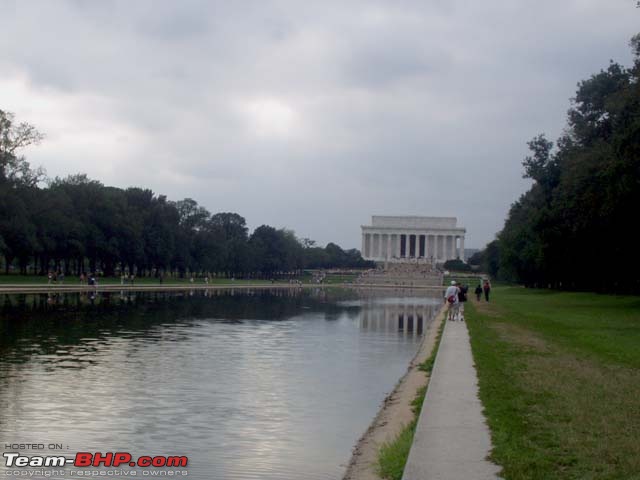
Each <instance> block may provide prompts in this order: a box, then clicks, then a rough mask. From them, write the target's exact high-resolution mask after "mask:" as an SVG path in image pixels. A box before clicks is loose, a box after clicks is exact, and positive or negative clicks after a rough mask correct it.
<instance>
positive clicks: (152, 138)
mask: <svg viewBox="0 0 640 480" xmlns="http://www.w3.org/2000/svg"><path fill="white" fill-rule="evenodd" d="M635 3H636V2H635V0H561V1H559V0H542V1H531V0H527V1H511V0H509V1H507V0H503V1H496V0H485V1H483V2H476V1H474V2H471V1H453V0H421V1H398V0H393V1H384V2H376V1H362V2H359V1H345V0H338V1H335V2H334V1H326V0H323V1H322V2H311V1H304V0H289V1H273V2H269V1H264V0H260V1H255V2H254V1H237V2H228V1H220V2H214V1H202V2H198V1H183V0H181V1H158V0H154V1H139V0H137V1H105V0H100V1H97V0H96V1H46V2H45V1H28V0H27V1H25V0H21V1H6V0H0V11H1V14H0V49H1V50H0V109H3V110H8V111H12V112H14V113H15V114H16V116H17V117H18V119H19V120H25V121H28V122H30V123H33V124H34V125H36V126H37V127H38V128H39V129H40V130H41V131H42V132H44V133H45V134H46V135H47V138H46V141H45V142H43V143H42V144H41V145H40V146H38V147H35V148H31V149H29V150H28V151H27V152H26V154H27V157H28V160H30V161H31V163H32V164H34V165H42V166H44V167H45V168H46V170H47V172H48V174H49V175H50V176H52V177H53V176H66V175H68V174H71V173H78V172H82V173H87V174H88V175H89V176H90V177H92V178H95V179H98V180H100V181H101V182H103V183H105V184H107V185H115V186H119V187H127V186H143V187H148V188H151V189H152V190H153V191H154V192H156V193H162V194H166V195H167V196H168V197H169V198H170V199H172V200H178V199H181V198H184V197H192V198H194V199H196V200H197V201H198V202H199V203H200V204H202V205H204V206H205V207H206V208H208V209H209V210H210V211H211V212H219V211H233V212H237V213H240V214H241V215H243V216H244V217H245V218H246V219H247V222H248V224H249V226H250V227H251V228H255V227H257V226H259V225H261V224H263V223H266V224H269V225H273V226H276V227H287V228H291V229H293V230H295V231H296V233H297V235H298V236H299V237H310V238H313V239H315V240H317V241H318V242H319V243H320V244H325V243H326V242H328V241H335V242H337V243H339V244H340V245H342V246H343V247H357V248H360V225H362V224H366V223H369V222H370V216H371V215H372V214H388V215H432V216H456V217H458V222H459V224H460V225H462V226H464V227H466V228H467V241H466V246H467V247H482V246H483V245H484V244H486V243H487V242H488V241H490V240H491V239H492V238H493V236H494V234H495V233H496V232H497V231H498V230H499V229H500V228H501V227H502V225H503V222H504V218H505V215H506V213H507V211H508V209H509V206H510V204H511V203H512V202H513V201H514V200H516V199H517V198H518V196H519V195H520V194H521V193H523V192H524V191H525V190H526V189H527V188H528V182H527V181H525V180H523V179H522V177H521V175H522V167H521V161H522V158H523V157H524V156H525V155H526V154H527V148H526V142H527V141H528V140H529V139H530V138H531V137H533V136H534V135H536V134H538V133H540V132H545V133H546V134H547V135H548V137H549V138H551V139H555V138H556V137H557V136H558V135H559V134H560V133H561V131H562V129H563V128H564V126H565V114H566V110H567V109H568V108H569V105H570V104H569V99H570V97H572V96H573V95H574V93H575V90H576V83H577V82H578V81H579V80H582V79H585V78H587V77H588V76H589V75H591V74H592V73H596V72H597V71H598V70H600V68H603V67H606V66H607V64H608V62H609V59H614V60H616V61H618V62H620V63H623V64H626V65H629V64H630V62H631V55H630V51H629V48H628V41H629V39H630V37H631V36H632V35H633V34H635V33H637V32H638V31H640V28H639V27H640V21H639V20H640V9H637V8H635Z"/></svg>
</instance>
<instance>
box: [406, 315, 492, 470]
mask: <svg viewBox="0 0 640 480" xmlns="http://www.w3.org/2000/svg"><path fill="white" fill-rule="evenodd" d="M490 449H491V438H490V435H489V429H488V427H487V425H486V424H485V418H484V415H483V414H482V403H481V402H480V400H479V399H478V379H477V376H476V371H475V368H474V366H473V358H472V356H471V345H470V344H469V332H468V331H467V325H466V323H465V322H460V321H456V322H449V321H446V325H445V329H444V333H443V335H442V340H441V342H440V348H439V350H438V354H437V356H436V361H435V365H434V367H433V372H432V375H431V380H430V381H429V387H428V390H427V395H426V397H425V401H424V405H423V407H422V412H421V414H420V418H419V419H418V426H417V429H416V433H415V436H414V439H413V445H412V447H411V451H410V452H409V459H408V460H407V465H406V467H405V470H404V475H403V477H402V478H403V480H436V479H437V480H465V479H469V480H484V479H495V478H498V477H497V473H498V472H499V471H500V468H499V467H498V466H496V465H494V464H493V463H491V462H489V461H488V460H486V456H487V455H488V454H489V451H490Z"/></svg>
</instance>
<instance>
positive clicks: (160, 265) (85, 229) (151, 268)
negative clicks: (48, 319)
mask: <svg viewBox="0 0 640 480" xmlns="http://www.w3.org/2000/svg"><path fill="white" fill-rule="evenodd" d="M42 138H43V136H42V135H41V134H40V133H39V132H38V131H37V130H36V129H35V128H34V127H33V126H32V125H29V124H27V123H17V122H16V121H15V117H14V115H13V114H11V113H9V112H4V111H2V110H0V255H1V257H2V261H3V263H4V265H3V267H4V271H5V273H9V272H10V271H12V270H13V269H15V270H17V271H19V272H20V273H22V274H27V273H36V274H46V273H47V272H48V271H52V270H54V271H60V272H64V273H66V274H67V275H69V274H80V273H93V272H102V273H103V274H104V275H107V276H111V275H114V274H115V273H117V272H130V273H135V274H136V275H138V276H149V275H157V276H159V275H165V274H172V275H178V276H182V275H186V274H187V273H189V274H196V275H197V274H205V273H206V274H209V275H211V274H213V275H225V276H238V277H243V276H274V275H277V274H282V273H291V272H299V271H300V270H302V269H304V268H362V267H369V266H371V264H370V262H367V261H365V260H363V258H362V257H361V255H360V252H359V251H358V250H356V249H351V250H343V249H342V248H340V247H339V246H338V245H336V244H334V243H329V244H328V245H327V246H326V247H325V248H322V247H318V246H316V245H315V242H313V241H311V240H309V239H304V240H300V239H298V238H297V237H296V236H295V234H294V232H293V231H291V230H287V229H276V228H274V227H271V226H268V225H262V226H260V227H258V228H256V229H255V230H254V231H253V232H252V233H251V234H249V229H248V228H247V225H246V222H245V219H244V218H243V217H242V216H240V215H239V214H237V213H230V212H222V213H215V214H212V213H210V212H209V211H208V210H207V209H206V208H204V207H203V206H201V205H198V203H197V202H196V201H195V200H193V199H190V198H186V199H184V200H180V201H170V200H168V199H167V197H166V196H164V195H156V194H154V193H153V192H152V191H151V190H149V189H144V188H137V187H133V188H126V189H122V188H116V187H110V186H105V185H103V184H102V183H100V182H98V181H96V180H91V179H89V178H88V177H87V176H86V175H82V174H78V175H70V176H68V177H66V178H55V179H50V180H46V179H45V176H44V171H43V170H42V169H34V168H32V167H31V166H30V165H29V162H27V161H26V159H25V158H24V156H21V155H20V154H19V152H20V150H21V149H23V148H24V147H26V146H28V145H31V144H34V143H38V142H40V141H41V140H42ZM45 181H46V186H42V184H43V182H45Z"/></svg>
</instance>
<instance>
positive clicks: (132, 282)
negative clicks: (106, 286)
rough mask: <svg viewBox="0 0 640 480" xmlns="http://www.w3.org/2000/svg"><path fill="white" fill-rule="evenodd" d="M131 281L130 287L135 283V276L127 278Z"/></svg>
mask: <svg viewBox="0 0 640 480" xmlns="http://www.w3.org/2000/svg"><path fill="white" fill-rule="evenodd" d="M129 278H130V279H131V285H133V284H134V282H135V281H136V276H135V275H131V277H129Z"/></svg>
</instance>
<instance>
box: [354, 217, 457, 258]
mask: <svg viewBox="0 0 640 480" xmlns="http://www.w3.org/2000/svg"><path fill="white" fill-rule="evenodd" d="M457 222H458V220H457V219H456V218H455V217H405V216H379V215H374V216H372V217H371V225H362V256H363V257H364V258H365V259H366V260H374V261H377V262H406V261H408V260H409V259H413V260H415V259H423V260H424V261H430V262H438V263H440V262H444V261H446V260H451V259H456V258H460V259H461V260H465V258H464V236H465V233H466V230H465V229H464V228H462V227H458V226H457Z"/></svg>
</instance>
